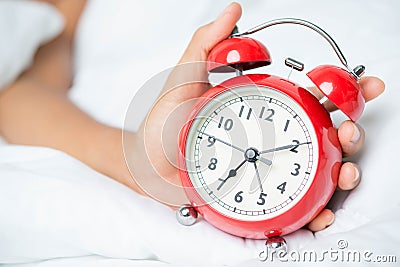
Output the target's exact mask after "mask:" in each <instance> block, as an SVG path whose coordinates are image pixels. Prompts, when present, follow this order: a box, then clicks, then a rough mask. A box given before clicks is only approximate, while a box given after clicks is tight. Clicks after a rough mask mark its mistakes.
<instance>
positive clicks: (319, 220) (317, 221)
mask: <svg viewBox="0 0 400 267" xmlns="http://www.w3.org/2000/svg"><path fill="white" fill-rule="evenodd" d="M334 220H335V215H334V214H333V212H332V211H331V210H328V209H324V210H323V211H321V213H320V214H318V215H317V217H315V218H314V220H312V221H311V222H310V223H309V224H308V229H310V230H311V231H313V232H317V231H321V230H323V229H325V228H326V227H328V226H329V225H331V224H332V223H333V221H334Z"/></svg>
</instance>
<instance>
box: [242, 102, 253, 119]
mask: <svg viewBox="0 0 400 267" xmlns="http://www.w3.org/2000/svg"><path fill="white" fill-rule="evenodd" d="M243 111H244V106H243V105H242V106H241V108H240V111H239V118H241V117H242V114H243ZM252 111H253V109H252V108H249V112H247V116H246V119H247V120H250V115H251V112H252Z"/></svg>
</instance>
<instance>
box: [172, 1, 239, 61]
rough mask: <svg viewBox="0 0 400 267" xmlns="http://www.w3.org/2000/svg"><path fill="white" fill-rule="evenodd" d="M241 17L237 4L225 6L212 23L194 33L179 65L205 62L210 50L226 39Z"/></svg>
mask: <svg viewBox="0 0 400 267" xmlns="http://www.w3.org/2000/svg"><path fill="white" fill-rule="evenodd" d="M241 15H242V8H241V6H240V5H239V4H238V3H236V2H233V3H231V4H230V5H229V6H227V7H226V8H225V9H224V10H223V11H222V12H221V13H220V14H219V16H218V17H217V18H216V19H215V20H214V21H212V22H210V23H209V24H206V25H204V26H202V27H200V28H199V29H198V30H197V31H196V32H195V33H194V35H193V37H192V40H191V41H190V43H189V45H188V47H187V48H186V51H185V52H184V54H183V56H182V58H181V60H180V62H179V63H186V62H194V61H206V60H207V57H208V54H209V53H210V51H211V49H213V48H214V46H215V45H216V44H218V43H219V42H221V41H222V40H224V39H226V38H228V36H229V35H230V34H231V32H232V30H233V28H234V27H235V25H236V23H237V21H238V20H239V19H240V16H241Z"/></svg>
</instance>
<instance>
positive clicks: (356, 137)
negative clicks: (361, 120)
mask: <svg viewBox="0 0 400 267" xmlns="http://www.w3.org/2000/svg"><path fill="white" fill-rule="evenodd" d="M353 127H354V132H353V136H352V137H351V139H350V141H351V142H352V143H357V142H358V140H360V137H361V133H360V129H358V127H357V125H356V124H353Z"/></svg>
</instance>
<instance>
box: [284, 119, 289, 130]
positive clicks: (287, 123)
mask: <svg viewBox="0 0 400 267" xmlns="http://www.w3.org/2000/svg"><path fill="white" fill-rule="evenodd" d="M289 123H290V120H287V121H286V124H285V128H284V129H283V131H284V132H286V131H287V129H288V127H289Z"/></svg>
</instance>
